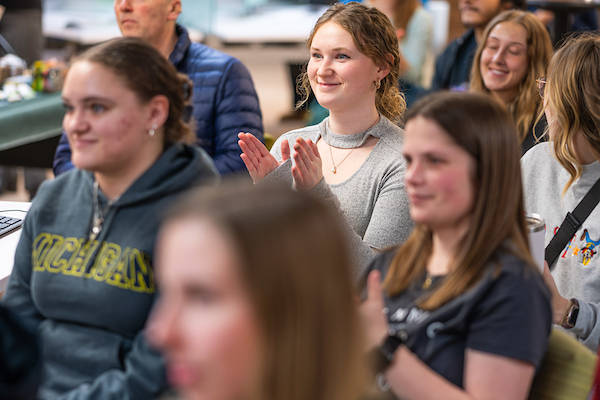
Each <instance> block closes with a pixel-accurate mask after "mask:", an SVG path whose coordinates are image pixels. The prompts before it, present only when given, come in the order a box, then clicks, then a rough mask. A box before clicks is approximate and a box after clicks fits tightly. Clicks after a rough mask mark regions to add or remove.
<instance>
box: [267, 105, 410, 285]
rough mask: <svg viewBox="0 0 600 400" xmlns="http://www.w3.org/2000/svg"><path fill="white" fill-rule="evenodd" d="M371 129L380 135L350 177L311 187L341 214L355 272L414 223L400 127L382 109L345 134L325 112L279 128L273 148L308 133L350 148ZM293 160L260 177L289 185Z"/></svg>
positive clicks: (404, 235)
mask: <svg viewBox="0 0 600 400" xmlns="http://www.w3.org/2000/svg"><path fill="white" fill-rule="evenodd" d="M369 135H370V136H374V137H377V138H379V141H378V142H377V144H376V145H375V147H374V148H373V150H372V151H371V154H369V156H368V157H367V159H366V160H365V162H364V163H363V164H362V165H361V166H360V167H359V168H358V170H357V171H356V172H355V173H354V174H353V175H352V176H351V177H350V178H348V179H347V180H346V181H344V182H342V183H337V184H328V183H327V182H325V179H323V180H321V182H319V183H318V184H317V186H315V187H314V189H312V190H311V193H314V194H315V195H316V196H317V197H319V198H321V199H323V200H324V201H325V202H326V203H328V204H329V205H330V206H332V207H334V208H335V209H336V210H338V212H339V213H340V214H342V215H343V216H344V217H345V218H342V223H343V224H344V225H345V227H346V232H347V234H348V238H349V247H350V250H351V252H352V257H353V260H354V272H355V276H356V277H357V278H358V277H359V276H360V275H361V274H362V272H363V271H364V270H365V269H366V266H367V264H368V263H369V261H370V260H371V259H372V258H373V257H374V256H375V255H376V252H375V251H380V250H384V249H387V248H389V247H392V246H394V245H397V244H399V243H402V242H404V241H405V240H406V239H407V238H408V236H409V235H410V234H411V232H412V229H413V222H412V220H411V218H410V215H409V208H408V196H407V195H406V191H405V189H404V170H405V168H406V163H405V161H404V158H403V157H402V143H403V137H404V131H403V130H402V129H400V128H399V127H398V126H397V125H395V124H393V123H392V122H391V121H390V120H389V119H387V118H386V117H384V116H383V115H382V116H381V117H380V121H379V122H378V123H377V124H376V125H375V126H373V127H372V128H369V129H368V130H366V131H365V132H361V133H358V134H356V135H352V136H351V137H348V135H337V134H335V133H333V132H331V130H330V129H329V124H328V118H327V119H325V120H324V121H323V122H321V123H320V124H318V125H313V126H309V127H306V128H301V129H296V130H293V131H290V132H288V133H285V134H283V135H282V136H281V137H280V138H279V139H277V141H276V142H275V144H274V145H273V148H272V149H271V153H272V154H273V156H274V157H275V158H276V159H277V160H278V161H281V141H282V140H288V142H289V144H290V148H291V146H293V145H294V143H295V142H296V139H297V138H299V137H301V138H303V139H310V140H312V141H313V143H316V142H317V140H319V139H320V138H323V140H325V142H326V143H327V144H330V145H332V146H334V147H344V148H350V147H349V143H351V142H353V141H354V142H356V146H355V147H357V146H360V145H361V144H362V143H364V141H365V140H366V138H367V136H369ZM292 163H293V161H292V159H291V158H290V159H289V160H287V161H286V162H284V163H283V164H281V165H280V166H279V167H278V168H277V169H276V170H275V171H273V172H271V174H269V175H268V176H267V177H266V178H265V179H264V180H263V182H264V183H275V184H284V185H286V186H290V187H291V186H292V185H293V177H292V171H291V168H292Z"/></svg>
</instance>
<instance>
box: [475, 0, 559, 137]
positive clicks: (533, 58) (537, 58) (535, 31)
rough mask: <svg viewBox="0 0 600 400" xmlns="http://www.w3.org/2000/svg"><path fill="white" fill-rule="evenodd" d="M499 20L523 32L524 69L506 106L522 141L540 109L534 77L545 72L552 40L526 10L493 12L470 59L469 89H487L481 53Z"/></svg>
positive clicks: (533, 16)
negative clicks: (523, 74) (525, 68)
mask: <svg viewBox="0 0 600 400" xmlns="http://www.w3.org/2000/svg"><path fill="white" fill-rule="evenodd" d="M503 22H513V23H515V24H518V25H520V26H522V27H523V28H525V31H526V32H527V38H526V41H527V63H528V65H527V73H526V74H525V77H524V78H523V80H522V81H521V83H520V84H519V89H518V94H517V97H515V99H514V100H513V101H512V102H511V103H510V104H509V106H508V107H509V110H510V112H511V113H512V114H513V117H514V119H515V123H516V125H517V132H518V136H519V140H520V142H523V140H525V137H527V135H528V133H529V131H530V130H531V129H532V124H533V120H534V119H535V118H536V117H537V116H538V114H539V113H540V110H541V109H542V101H541V99H540V96H539V95H538V92H537V87H536V85H535V80H536V79H537V78H539V77H541V76H544V75H546V69H547V67H548V62H549V61H550V57H551V56H552V42H551V41H550V35H549V34H548V31H547V29H546V27H545V26H544V25H543V24H542V23H541V22H540V20H539V19H538V18H537V17H536V16H535V15H533V14H532V13H530V12H528V11H520V10H510V11H505V12H503V13H501V14H499V15H497V16H496V17H495V18H494V19H492V20H491V21H490V23H489V24H488V25H487V27H486V28H485V31H484V32H483V35H482V39H481V42H480V43H479V46H478V47H477V52H476V53H475V58H474V59H473V67H472V69H471V90H473V91H475V92H483V93H490V91H489V90H488V88H487V87H485V83H484V82H483V78H482V76H481V53H483V50H484V49H485V46H486V44H487V39H488V37H489V35H490V32H491V31H492V29H494V27H495V26H496V25H498V24H501V23H503Z"/></svg>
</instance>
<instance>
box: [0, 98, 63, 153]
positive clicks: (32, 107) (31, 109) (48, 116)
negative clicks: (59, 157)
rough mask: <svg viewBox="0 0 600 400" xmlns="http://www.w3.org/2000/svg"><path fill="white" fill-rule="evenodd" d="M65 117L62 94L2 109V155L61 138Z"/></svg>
mask: <svg viewBox="0 0 600 400" xmlns="http://www.w3.org/2000/svg"><path fill="white" fill-rule="evenodd" d="M64 114H65V110H64V108H63V102H62V98H61V96H60V93H51V94H47V93H39V94H37V95H36V97H35V98H33V99H31V100H24V101H18V102H16V103H12V104H9V105H6V106H0V151H2V150H7V149H11V148H14V147H19V146H23V145H26V144H30V143H34V142H40V141H43V140H46V139H49V138H52V137H54V136H58V135H60V134H61V132H62V120H63V116H64Z"/></svg>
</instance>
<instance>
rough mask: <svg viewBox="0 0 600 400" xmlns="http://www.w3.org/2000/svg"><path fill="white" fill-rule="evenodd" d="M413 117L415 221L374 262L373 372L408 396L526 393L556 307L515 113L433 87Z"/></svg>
mask: <svg viewBox="0 0 600 400" xmlns="http://www.w3.org/2000/svg"><path fill="white" fill-rule="evenodd" d="M406 119H407V122H406V141H405V144H404V149H403V154H404V157H405V158H406V162H407V169H406V175H405V179H406V189H407V192H408V195H409V199H410V214H411V216H412V218H413V219H414V220H415V223H416V227H415V230H414V231H413V233H412V235H411V237H410V238H409V239H408V240H407V241H406V243H404V244H403V245H401V246H399V247H398V248H396V249H393V250H391V251H389V252H387V253H385V254H383V255H381V256H380V257H378V258H377V259H375V260H374V261H373V263H372V264H371V267H370V269H369V270H370V271H371V272H370V275H369V276H368V279H367V293H368V296H367V300H366V301H365V302H364V303H363V305H362V310H361V312H362V313H363V316H364V318H365V328H366V329H367V338H368V342H369V343H370V345H371V347H373V353H372V354H373V356H374V360H373V361H374V362H375V366H376V369H377V372H379V379H378V381H379V383H380V385H381V387H383V388H390V390H391V391H392V392H393V394H394V395H395V396H397V397H398V398H402V399H409V400H410V399H425V398H432V399H438V398H444V399H478V400H482V399H489V398H494V399H506V400H514V399H525V398H527V395H528V393H529V388H530V385H531V382H532V379H533V376H534V373H535V369H536V367H538V366H539V364H540V362H541V360H542V357H543V355H544V352H545V348H546V341H547V337H548V335H549V334H550V325H551V313H550V296H549V293H548V290H547V289H546V287H545V286H544V282H543V279H542V275H541V273H540V271H539V269H536V268H537V267H536V266H535V265H534V263H533V260H532V259H531V255H530V252H529V245H528V242H527V233H526V226H525V216H524V211H523V196H522V190H521V185H520V181H521V179H520V168H519V147H518V143H517V135H516V134H515V128H514V124H513V122H512V118H511V116H510V115H509V114H508V112H507V111H506V110H505V109H504V108H503V107H502V106H501V105H500V104H498V103H497V102H496V101H495V100H493V99H491V98H489V96H485V95H482V94H475V93H437V94H434V95H432V96H429V97H427V98H424V99H422V100H421V101H420V102H419V103H417V104H416V105H415V106H414V107H413V108H412V109H411V110H410V111H409V113H408V115H407V117H406ZM382 288H383V291H382ZM382 310H383V314H382V312H381V311H382Z"/></svg>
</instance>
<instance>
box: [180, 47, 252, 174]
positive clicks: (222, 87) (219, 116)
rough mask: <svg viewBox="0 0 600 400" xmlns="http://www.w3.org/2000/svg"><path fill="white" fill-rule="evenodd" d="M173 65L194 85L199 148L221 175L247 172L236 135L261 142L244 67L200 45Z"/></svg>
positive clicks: (190, 49)
mask: <svg viewBox="0 0 600 400" xmlns="http://www.w3.org/2000/svg"><path fill="white" fill-rule="evenodd" d="M175 65H176V67H177V69H178V70H179V71H180V72H183V73H186V74H187V75H188V76H189V77H190V79H191V80H192V81H193V83H194V96H193V105H194V114H193V115H194V119H195V120H196V136H197V138H198V145H200V146H201V147H202V148H204V150H206V151H207V152H208V154H209V155H210V156H211V157H212V158H213V160H214V162H215V166H216V167H217V170H218V171H219V173H220V174H221V175H227V174H231V173H234V172H239V171H246V167H245V166H244V163H243V161H242V159H241V158H240V154H241V149H240V147H239V145H238V144H237V142H238V137H237V135H238V133H240V132H250V133H252V134H254V135H255V136H256V137H258V138H259V139H260V140H262V139H263V126H262V115H261V112H260V105H259V102H258V96H257V95H256V90H255V89H254V83H253V82H252V78H251V77H250V73H249V72H248V70H247V69H246V67H245V66H244V65H243V64H242V63H241V62H240V61H239V60H237V59H235V58H233V57H231V56H229V55H227V54H225V53H222V52H220V51H217V50H215V49H212V48H210V47H208V46H205V45H203V44H200V43H191V45H190V46H189V49H188V50H187V52H186V54H185V56H184V58H183V60H182V62H181V63H180V64H179V65H178V64H175Z"/></svg>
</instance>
